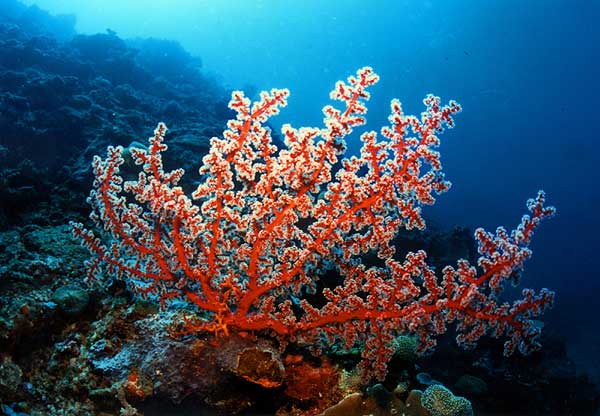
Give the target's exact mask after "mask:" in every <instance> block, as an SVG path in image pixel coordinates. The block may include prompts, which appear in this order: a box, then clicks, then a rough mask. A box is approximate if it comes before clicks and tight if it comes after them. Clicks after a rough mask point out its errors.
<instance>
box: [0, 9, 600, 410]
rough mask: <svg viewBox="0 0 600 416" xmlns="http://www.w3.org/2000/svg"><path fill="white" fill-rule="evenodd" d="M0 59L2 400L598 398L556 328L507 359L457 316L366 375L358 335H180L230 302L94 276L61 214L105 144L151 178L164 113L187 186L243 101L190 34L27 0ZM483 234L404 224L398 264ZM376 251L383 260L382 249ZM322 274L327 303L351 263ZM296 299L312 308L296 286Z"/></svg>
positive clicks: (172, 159)
mask: <svg viewBox="0 0 600 416" xmlns="http://www.w3.org/2000/svg"><path fill="white" fill-rule="evenodd" d="M165 55H168V59H166V58H165ZM0 56H1V57H2V58H1V59H0V128H1V129H2V132H3V134H2V136H0V413H3V414H7V415H18V416H25V415H31V416H37V415H40V416H41V415H44V416H45V415H78V416H79V415H81V416H87V415H100V416H109V415H117V414H146V415H164V414H217V415H231V414H240V415H258V414H260V415H273V414H276V415H279V416H285V415H294V416H298V415H315V414H319V413H323V414H327V415H336V414H342V415H345V416H352V415H364V414H374V415H384V416H388V415H394V414H395V415H398V414H403V413H404V414H405V415H407V416H409V415H410V416H430V413H429V412H428V411H427V410H426V409H425V408H424V407H423V405H422V397H423V391H422V390H425V389H426V388H427V387H428V385H425V384H421V383H420V381H423V376H422V375H423V374H429V375H430V380H432V379H435V380H437V383H441V384H443V385H444V386H446V387H447V388H448V389H450V390H451V391H452V392H453V393H456V395H461V396H465V397H466V398H467V399H468V400H469V401H470V402H471V404H472V407H473V409H474V413H475V414H477V415H487V414H506V415H510V414H523V413H527V414H544V415H561V416H562V415H566V414H576V415H593V414H595V413H596V412H597V409H598V404H599V402H598V400H599V394H598V390H597V387H596V386H595V385H594V384H592V383H591V382H590V381H589V380H587V378H586V377H585V376H582V375H579V374H578V373H577V372H576V369H575V366H574V364H573V362H572V361H571V360H570V359H569V357H568V355H567V351H566V348H565V339H564V338H561V337H559V336H557V335H556V334H555V333H553V331H552V328H551V326H549V327H547V328H545V329H544V332H543V333H542V335H541V338H540V342H541V343H543V345H544V348H542V349H541V350H539V351H535V352H533V353H532V354H530V355H529V356H527V357H523V356H521V355H519V354H514V355H512V356H510V357H504V356H503V351H502V345H500V344H498V343H496V342H494V340H489V339H487V338H485V337H484V338H482V339H480V340H479V342H478V343H477V346H475V347H474V349H473V350H466V351H465V350H463V349H459V348H457V347H456V343H455V342H454V338H455V336H456V333H454V332H453V330H452V329H449V330H448V332H447V333H446V334H441V335H439V336H438V337H437V341H438V345H437V346H436V351H435V354H433V355H429V356H422V355H421V356H419V355H417V354H416V349H415V347H416V345H415V341H416V339H415V338H414V337H407V336H406V335H404V334H402V335H401V336H400V337H399V338H397V339H395V340H394V342H393V343H392V345H393V347H392V349H393V350H394V353H393V354H392V356H391V357H390V361H389V364H388V366H387V376H386V378H385V380H384V381H383V382H382V383H381V384H375V385H368V386H365V385H364V380H362V379H361V377H360V375H359V374H358V373H357V371H356V367H357V364H358V363H359V361H360V360H361V354H362V350H363V349H362V345H361V344H360V343H357V344H356V345H355V347H354V348H350V349H348V348H344V345H333V346H331V345H323V347H324V348H323V351H322V352H323V354H322V356H321V357H315V356H313V355H311V354H310V352H309V351H308V349H307V348H306V347H304V346H303V345H302V343H296V342H289V343H287V345H283V344H279V342H277V341H278V340H277V339H275V338H276V337H274V336H273V333H272V332H270V331H269V330H268V329H267V330H264V331H239V330H237V328H234V327H228V330H229V336H226V337H225V336H222V335H223V333H222V332H220V333H219V335H220V336H219V337H218V338H215V337H214V336H212V334H211V333H203V332H200V333H199V334H197V335H192V334H190V335H184V336H181V334H180V333H179V332H180V331H181V330H182V329H185V325H178V324H176V325H171V324H172V323H179V324H181V323H182V322H185V321H184V318H185V317H187V319H188V321H190V320H192V318H191V316H192V315H194V314H195V315H196V316H197V318H202V319H206V320H208V321H209V322H211V320H212V319H213V318H214V316H215V315H214V314H211V313H201V311H199V310H198V309H197V308H194V307H193V305H192V304H190V302H189V301H186V302H179V303H177V302H172V301H171V306H172V308H169V309H168V310H161V309H160V307H159V305H157V304H156V303H155V302H152V301H144V300H141V299H139V297H138V296H134V295H132V291H131V287H130V286H128V284H127V283H126V282H125V281H123V280H119V279H108V280H104V281H103V282H104V283H105V284H103V285H92V286H89V285H86V284H85V282H84V280H85V277H86V270H85V268H84V267H83V262H84V260H85V259H87V258H88V257H89V254H88V252H87V251H86V250H84V249H82V248H81V247H80V246H79V244H78V242H77V241H74V240H73V238H72V236H71V230H70V228H69V227H68V226H65V225H64V224H66V223H67V222H68V221H70V220H74V221H78V222H85V221H86V217H87V215H88V213H89V210H88V208H87V207H86V206H85V204H84V203H82V202H83V199H84V198H85V194H86V193H87V192H88V189H89V184H90V183H91V182H92V180H93V174H92V170H91V169H90V166H89V159H90V158H91V157H92V155H94V154H98V153H100V152H102V151H104V149H105V148H106V146H107V145H109V144H114V145H121V146H123V154H122V157H123V159H124V163H123V165H121V176H122V177H123V179H124V180H125V181H132V180H136V179H137V178H138V176H137V170H136V169H138V168H139V166H136V165H135V156H134V154H135V152H136V151H135V150H133V149H136V148H143V147H144V146H145V144H144V143H141V144H140V143H139V142H137V141H136V140H139V138H140V137H143V135H145V134H146V132H147V131H148V129H151V128H152V127H153V126H154V125H155V121H156V120H164V121H165V122H167V123H168V124H169V125H170V127H171V130H170V131H169V135H168V144H169V148H170V149H169V151H168V152H164V154H163V160H162V161H163V163H164V165H165V170H171V169H174V168H184V169H185V170H186V171H187V174H186V175H185V176H184V177H183V178H182V180H181V182H180V185H181V186H182V187H183V189H184V191H185V193H186V194H189V193H190V192H192V191H193V190H194V189H195V188H196V187H197V185H198V183H201V182H202V181H203V180H204V178H203V177H201V176H200V175H199V174H198V173H197V171H196V168H197V167H198V165H199V164H200V161H201V157H202V156H204V155H205V154H206V153H207V152H208V150H209V148H210V137H213V136H216V135H218V134H220V133H221V132H222V131H223V129H225V128H226V126H227V120H228V119H230V118H232V117H235V115H236V112H235V111H232V110H230V109H228V108H227V100H228V98H227V94H226V93H225V90H224V89H223V88H222V87H220V86H218V85H217V84H216V83H215V82H214V81H211V80H210V79H209V78H207V77H206V76H205V75H203V73H202V70H201V67H200V65H201V63H200V61H199V59H198V58H195V57H192V56H190V55H189V54H188V53H187V52H186V51H185V50H183V49H182V48H181V46H179V45H178V44H177V43H175V42H171V41H166V40H159V39H134V40H125V39H122V38H120V37H119V36H118V35H117V34H116V33H114V32H112V31H107V32H106V33H104V34H99V35H93V36H87V35H78V34H77V33H76V32H75V31H74V18H73V17H72V16H60V17H54V16H50V15H49V14H48V13H46V12H44V11H42V10H40V9H39V8H37V7H35V6H32V7H27V6H24V5H22V4H20V3H19V2H18V1H16V0H3V1H2V2H0ZM141 81H144V82H141ZM265 128H266V125H265ZM271 134H272V139H273V141H274V144H275V145H276V147H277V149H278V151H279V150H280V149H283V148H284V143H283V140H280V138H279V136H277V135H275V134H274V133H273V132H271ZM338 166H339V165H338ZM338 166H335V167H334V169H333V171H332V174H333V175H334V174H335V171H337V170H338ZM127 202H132V201H127ZM308 225H309V224H300V228H301V229H304V228H302V227H308ZM86 226H91V223H89V222H88V223H87V224H86ZM104 242H108V240H106V241H104ZM477 243H478V242H477V241H476V240H475V239H474V238H473V233H472V231H471V230H468V229H466V228H461V227H457V228H455V229H452V230H440V229H435V228H433V227H431V224H428V229H426V230H422V231H421V230H414V229H413V230H410V231H407V230H403V229H400V230H399V232H398V234H397V235H396V236H395V237H394V238H393V240H391V241H390V246H394V247H395V248H396V254H395V255H394V256H393V258H394V260H395V261H399V262H402V261H404V259H405V257H406V256H407V255H408V253H409V252H418V251H419V250H424V251H425V252H427V260H428V263H429V265H430V266H431V268H434V269H435V270H442V268H443V267H444V266H446V265H447V264H450V263H452V262H454V261H455V260H456V259H457V258H464V259H466V260H468V261H469V263H470V264H476V262H477V258H478V257H479V253H478V252H477ZM361 261H362V262H363V264H365V265H366V267H384V266H385V263H384V262H382V260H381V259H378V258H377V255H376V253H374V252H369V253H366V254H365V255H364V256H361ZM320 272H322V273H318V276H313V277H318V280H316V281H314V292H315V293H314V294H311V293H306V292H303V295H302V297H303V298H304V299H306V301H307V302H309V303H310V304H312V305H315V307H318V308H321V307H323V306H324V304H325V303H326V299H325V298H323V297H322V296H320V295H319V294H321V293H322V291H323V290H324V289H326V288H329V289H330V290H331V289H332V288H333V287H335V286H336V285H338V284H340V283H342V276H341V275H340V273H339V272H337V271H336V270H333V269H327V270H320ZM513 277H515V276H512V277H511V278H510V279H511V280H512V278H513ZM232 296H233V294H232ZM231 299H234V298H233V297H232V298H231ZM290 299H291V301H292V308H293V309H294V312H297V313H300V312H301V309H299V306H298V304H297V302H296V301H297V300H298V298H297V297H290ZM199 312H200V313H199ZM535 324H536V325H537V326H540V323H539V322H535ZM165 328H168V330H165ZM290 341H292V340H291V339H290ZM325 353H326V354H325ZM486 388H487V392H486Z"/></svg>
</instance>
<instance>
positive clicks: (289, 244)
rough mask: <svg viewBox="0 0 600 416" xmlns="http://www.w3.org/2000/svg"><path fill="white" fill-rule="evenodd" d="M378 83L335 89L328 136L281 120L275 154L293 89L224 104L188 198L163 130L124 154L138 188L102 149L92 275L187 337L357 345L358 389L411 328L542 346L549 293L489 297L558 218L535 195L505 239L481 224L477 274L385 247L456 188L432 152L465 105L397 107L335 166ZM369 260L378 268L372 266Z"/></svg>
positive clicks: (87, 237) (423, 334) (424, 340)
mask: <svg viewBox="0 0 600 416" xmlns="http://www.w3.org/2000/svg"><path fill="white" fill-rule="evenodd" d="M378 79H379V77H378V76H377V75H376V74H375V73H374V72H373V70H372V69H371V68H368V67H365V68H362V69H360V70H359V71H358V72H357V75H356V76H351V77H349V78H348V81H347V82H338V83H337V84H336V86H335V89H334V90H333V91H332V92H331V98H332V99H334V100H338V101H340V102H341V103H342V107H343V108H342V109H338V108H335V107H333V106H326V107H325V108H324V109H323V113H324V127H323V128H308V127H302V128H300V129H296V128H293V127H292V126H290V125H289V124H286V125H284V126H283V128H282V133H283V136H284V138H285V147H283V148H282V149H278V148H277V147H276V146H275V145H274V144H273V141H272V138H271V132H270V130H269V128H267V127H265V123H266V122H267V120H268V119H269V118H270V117H272V116H274V115H276V114H278V113H279V109H280V108H281V107H284V106H285V105H286V104H287V98H288V95H289V91H288V90H287V89H273V90H271V91H270V92H263V93H262V94H261V96H260V101H258V102H256V103H251V102H250V100H249V99H248V98H246V97H245V96H244V94H243V93H242V92H240V91H235V92H233V94H232V99H231V102H230V103H229V107H230V108H231V109H233V110H234V111H235V112H236V113H237V117H236V118H235V119H234V120H230V121H229V122H228V125H227V130H225V132H224V134H223V138H213V139H212V140H211V147H210V151H209V153H208V154H207V155H206V156H204V158H203V160H202V162H203V163H202V166H201V167H200V175H201V177H202V179H203V182H202V183H201V184H200V185H199V186H198V188H197V189H196V190H195V192H193V193H192V195H191V198H190V197H188V196H187V195H185V194H184V192H183V190H182V188H181V187H179V186H177V184H178V181H179V180H180V179H181V177H182V175H183V174H184V172H183V170H182V169H177V170H174V171H171V172H165V171H164V170H163V163H162V152H164V151H166V150H167V145H166V144H164V143H163V141H164V137H165V133H166V131H167V128H166V127H165V125H164V124H162V123H161V124H159V125H158V127H157V129H156V131H155V135H154V137H151V138H150V139H149V146H148V148H147V149H136V148H133V149H130V150H129V152H130V154H131V157H132V158H133V160H134V161H135V163H136V164H137V165H140V166H141V168H142V169H141V172H139V176H138V177H137V180H133V181H125V180H124V179H123V177H122V176H120V168H121V167H122V165H123V163H124V149H123V148H122V147H120V146H119V147H109V148H108V155H107V157H106V159H101V158H100V157H95V158H94V162H93V168H94V175H95V181H94V190H93V191H92V192H91V194H90V197H89V199H88V200H89V203H90V204H91V205H92V208H93V213H92V214H91V218H92V220H93V221H94V222H95V223H96V224H97V225H99V226H101V227H103V229H104V230H105V232H106V233H105V234H106V235H104V236H103V237H104V238H103V239H102V240H101V239H100V238H97V237H95V236H94V234H93V233H92V232H91V231H89V230H86V229H85V228H84V227H83V225H82V224H73V230H74V234H75V235H76V236H77V237H78V238H80V239H81V240H82V241H83V244H84V245H85V246H86V247H87V248H88V249H89V250H90V251H91V252H92V253H93V258H92V259H91V260H90V261H89V277H90V278H91V279H94V280H96V279H99V278H100V275H101V274H102V271H103V270H106V272H108V273H109V274H110V275H114V276H116V277H118V278H121V279H124V280H125V281H126V282H127V284H128V286H129V287H130V288H131V290H132V291H133V292H135V293H137V294H139V295H141V296H144V297H150V298H154V299H157V300H160V302H161V304H163V305H165V304H170V303H173V302H174V301H176V300H178V301H183V302H185V303H187V304H188V307H187V310H188V315H186V318H185V322H184V326H185V330H184V331H185V332H187V333H198V332H199V333H205V334H213V335H214V336H217V337H227V336H228V335H229V334H232V333H234V332H236V333H241V334H248V333H255V334H256V333H259V332H260V333H263V334H265V335H272V336H275V337H276V338H277V339H279V341H280V342H281V343H282V345H285V343H287V342H294V343H297V344H299V345H305V346H309V347H310V348H311V349H312V350H313V351H315V352H319V351H324V350H325V348H327V347H332V346H337V347H341V348H351V347H357V346H358V347H360V348H361V350H362V359H363V360H362V362H361V365H360V368H361V370H362V374H363V376H364V377H365V378H366V379H369V378H371V377H376V378H378V379H383V378H384V377H385V374H386V367H387V363H388V362H389V360H390V359H391V356H392V354H393V353H394V345H395V342H394V341H395V339H396V337H397V336H399V335H400V334H415V335H416V336H417V337H418V339H419V348H420V351H425V350H429V349H431V348H432V347H434V346H435V343H436V342H435V336H436V335H440V334H442V333H444V332H445V331H446V329H447V325H448V324H449V323H452V322H456V327H457V332H458V336H457V341H458V343H459V344H460V345H462V346H465V347H471V346H473V345H474V343H475V342H476V341H477V340H478V339H479V338H480V337H482V336H483V335H485V334H491V335H492V336H494V337H501V336H505V337H507V339H508V340H507V341H506V342H505V344H504V351H505V354H507V355H508V354H511V353H513V351H514V350H515V349H518V350H519V351H521V352H522V353H525V354H526V353H528V352H530V351H532V350H533V349H536V348H538V347H539V344H538V342H537V340H538V337H539V335H540V329H539V327H538V326H534V325H533V322H532V320H531V319H532V318H534V317H536V316H538V315H540V314H541V313H542V312H543V311H544V310H545V309H546V308H547V307H549V306H551V305H552V302H553V297H554V294H553V293H552V292H551V291H549V290H547V289H542V290H541V291H540V292H539V293H538V294H537V295H536V294H535V293H534V292H533V291H532V290H530V289H525V290H524V291H523V299H522V300H518V301H515V302H514V303H512V304H509V303H500V302H499V299H498V296H499V294H500V292H501V291H502V288H503V285H504V284H505V283H506V282H511V283H513V284H516V283H517V279H518V276H519V274H520V272H521V270H522V268H523V263H524V262H525V260H526V259H528V258H529V257H530V256H531V251H530V250H529V248H528V246H529V243H530V241H531V238H532V235H533V232H534V230H535V229H536V227H537V226H538V224H539V223H540V221H541V220H543V219H546V218H548V217H550V216H552V215H553V214H554V212H555V209H554V208H553V207H546V206H544V199H545V196H544V192H543V191H539V193H538V194H537V196H536V197H535V198H534V199H530V200H529V201H528V202H527V208H528V209H529V211H530V214H529V215H524V216H523V218H522V220H521V223H520V224H519V225H518V226H517V228H516V229H515V230H514V231H512V232H510V233H509V232H507V231H506V230H505V229H504V228H502V227H499V228H498V229H497V230H496V232H495V234H492V233H489V232H487V231H485V230H483V229H481V228H480V229H477V230H476V231H475V239H476V241H477V244H478V249H479V254H480V257H479V260H478V264H477V267H475V266H473V265H471V264H470V263H469V262H468V261H467V260H458V263H457V266H456V267H453V266H447V267H445V268H444V269H443V270H442V271H441V275H438V274H436V273H435V271H434V270H433V268H432V267H430V266H428V264H427V262H426V260H427V254H426V253H425V252H424V251H418V252H416V253H408V254H407V255H406V257H405V258H404V259H403V260H402V261H400V260H396V259H395V258H394V252H395V250H394V247H393V245H392V244H391V240H392V239H393V238H394V236H395V235H396V234H397V232H398V231H399V230H400V229H401V228H405V229H407V230H410V229H414V228H417V229H423V228H424V227H425V222H424V220H423V218H422V216H421V208H420V207H421V206H422V205H431V204H433V203H434V202H435V198H434V194H441V193H443V192H445V191H447V190H448V189H449V187H450V182H448V181H446V180H445V179H444V175H443V173H442V170H441V169H442V166H441V163H440V155H439V153H438V152H437V151H436V150H435V149H436V147H437V146H438V145H439V143H440V142H439V139H438V137H437V135H438V134H439V133H441V132H442V131H443V130H444V128H445V127H447V128H452V127H453V126H454V120H453V116H454V115H455V114H457V113H458V112H459V111H460V110H461V107H460V106H459V105H458V104H457V103H456V102H454V101H450V102H449V103H448V104H447V105H442V104H441V103H440V99H439V98H438V97H435V96H433V95H428V96H427V97H426V98H425V100H424V101H423V102H424V104H425V106H426V110H425V111H424V112H423V113H422V114H421V117H420V118H418V117H414V116H408V115H405V114H404V113H403V111H402V107H401V105H400V102H399V101H398V100H393V101H392V102H391V115H390V116H389V122H390V125H389V126H388V127H384V128H383V129H382V130H381V136H383V139H379V138H378V137H377V133H376V132H373V131H369V132H366V133H364V134H363V135H362V136H361V140H362V142H363V145H362V149H361V153H360V157H354V156H353V157H350V158H344V159H341V161H340V157H341V156H342V155H343V154H344V152H345V148H346V146H345V142H344V137H345V136H347V135H348V134H350V133H351V132H352V129H353V128H354V127H356V126H361V125H363V124H365V121H366V120H365V117H364V116H365V114H366V111H367V108H366V106H365V102H366V101H367V100H368V99H369V93H368V92H367V88H368V87H370V86H372V85H373V84H375V83H376V82H377V81H378ZM338 162H341V164H338V165H336V164H337V163H338ZM334 166H336V168H334ZM337 166H339V169H338V170H337V171H336V169H337ZM366 254H376V255H377V256H378V258H379V259H380V262H379V264H377V265H372V266H367V265H366V264H365V262H364V261H363V260H364V256H365V255H366ZM371 263H372V262H371ZM325 271H335V272H336V273H338V274H339V276H340V279H339V282H338V283H339V285H337V286H335V287H327V282H321V283H324V286H325V289H323V290H322V291H321V290H320V291H319V292H321V293H316V294H315V292H316V291H317V280H318V279H319V276H323V274H324V272H325ZM330 286H331V285H330ZM319 296H320V297H319ZM308 299H312V301H311V302H312V303H311V302H309V300H308ZM315 299H316V300H315ZM192 309H194V312H193V313H191V311H192Z"/></svg>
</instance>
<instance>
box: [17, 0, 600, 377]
mask: <svg viewBox="0 0 600 416" xmlns="http://www.w3.org/2000/svg"><path fill="white" fill-rule="evenodd" d="M25 4H28V5H34V4H35V5H37V6H39V7H40V8H42V9H46V10H48V11H49V12H50V13H53V14H62V13H67V14H75V15H76V18H77V22H76V26H75V28H76V30H77V31H78V32H79V33H85V34H94V33H99V32H105V31H106V29H110V30H111V31H114V32H116V34H117V35H118V36H120V37H123V38H134V37H156V38H165V39H173V40H176V41H179V42H180V43H181V45H182V46H183V47H184V48H185V49H186V50H188V51H189V52H190V53H191V54H193V55H196V56H199V57H200V58H201V60H202V70H203V71H204V72H205V73H206V74H209V75H210V76H211V77H213V78H214V79H216V80H217V81H218V82H219V83H221V84H223V85H225V86H226V87H227V88H233V89H246V90H250V91H254V92H256V91H260V90H262V89H269V88H272V87H277V88H284V87H285V88H289V89H290V90H291V98H290V100H289V105H288V107H287V108H286V109H284V110H283V111H282V113H281V115H280V116H279V117H278V119H276V120H275V125H277V124H278V123H283V122H290V123H292V124H293V125H295V126H298V127H299V126H305V125H311V126H312V125H315V126H319V125H320V123H321V119H322V115H321V108H322V107H323V105H325V104H326V103H328V92H329V91H330V89H331V87H332V85H333V84H334V83H335V81H337V80H338V79H343V78H345V77H346V76H347V75H348V74H350V73H353V72H354V71H355V70H356V69H357V68H360V67H362V66H365V65H368V66H372V67H373V68H374V69H375V71H376V72H377V73H378V74H379V75H380V77H381V81H380V83H379V84H378V85H376V86H375V87H374V88H373V90H372V99H371V101H370V103H369V112H368V114H367V119H368V124H367V128H369V129H375V130H378V129H379V128H380V126H382V125H384V124H385V123H386V121H387V116H388V114H389V101H390V100H391V99H392V98H398V99H400V100H401V101H402V103H403V105H404V108H405V110H406V112H407V113H413V114H418V113H419V112H420V111H422V109H423V105H422V102H421V100H422V99H423V98H424V97H425V95H426V94H427V93H433V94H435V95H439V96H441V97H442V100H443V101H447V100H450V99H454V100H456V101H458V102H459V103H460V104H461V105H462V107H463V111H462V113H461V114H459V115H458V116H457V117H456V124H457V125H456V128H455V129H454V130H452V131H450V132H447V133H445V134H444V135H443V136H441V140H442V146H441V149H440V151H441V152H442V163H443V165H444V171H445V172H446V175H447V178H448V179H449V180H451V181H452V183H453V186H452V189H451V190H450V191H449V192H448V193H446V194H444V195H442V196H440V198H439V199H438V201H437V203H436V205H435V206H433V207H430V208H427V210H426V211H425V213H426V215H427V216H428V218H430V219H431V221H432V222H433V223H434V224H436V225H439V226H441V227H451V226H453V225H455V224H456V225H467V226H469V227H471V228H475V227H478V226H483V227H485V228H487V229H490V230H493V229H495V228H496V227H497V226H499V225H504V226H506V227H507V228H509V229H512V227H514V226H516V225H517V224H518V223H519V220H520V218H521V215H522V214H523V213H524V212H525V201H526V200H527V198H530V197H533V196H535V194H536V192H537V190H538V189H544V190H545V191H546V193H547V197H548V202H549V204H551V205H554V206H556V207H557V210H558V214H557V215H556V217H554V218H553V219H551V220H549V221H547V222H545V223H544V224H543V226H542V227H541V228H540V230H539V231H538V232H537V233H536V236H535V238H534V242H533V244H532V250H533V253H534V254H533V258H532V259H531V260H529V261H528V263H527V265H526V270H525V273H524V275H523V279H522V286H524V287H531V288H535V289H540V288H542V287H547V288H550V289H552V290H554V291H556V294H557V295H556V305H555V306H554V308H553V309H552V310H550V311H549V312H547V313H546V314H545V316H544V318H543V320H544V322H545V330H549V331H555V332H558V333H560V334H562V335H563V336H564V337H566V339H567V346H568V348H569V351H570V353H571V358H572V359H574V360H575V361H576V363H577V364H578V367H579V370H581V371H585V372H588V373H589V374H591V375H592V376H593V377H596V379H597V380H600V361H598V356H599V355H600V324H599V323H598V319H597V316H598V314H599V313H600V309H599V307H598V305H599V303H600V302H599V300H600V272H599V267H598V265H597V259H598V251H599V249H600V243H599V242H598V236H599V235H600V216H599V215H598V210H599V209H600V186H599V179H600V174H599V173H598V166H600V152H599V151H598V143H600V134H599V132H598V117H599V115H598V97H599V94H600V80H599V77H598V75H599V74H600V47H599V44H600V43H599V41H600V32H599V29H598V22H599V21H600V2H599V1H597V0H574V1H566V0H563V1H560V0H530V1H525V2H524V1H518V0H493V1H475V0H457V1H453V2H449V1H444V0H430V1H418V0H397V1H395V0H375V1H369V2H366V1H359V0H345V1H341V0H340V1H327V2H325V1H318V0H307V1H302V2H298V1H294V0H282V1H276V0H270V1H269V0H262V1H241V0H240V1H233V0H229V1H209V0H202V1H194V0H160V1H159V0H153V1H148V0H130V1H126V2H123V1H120V2H118V1H113V0H87V1H79V0H62V1H58V0H27V1H25ZM157 121H158V120H157ZM355 137H356V140H355V142H352V139H350V140H349V149H350V151H351V152H357V151H358V149H359V146H360V143H359V142H358V135H356V136H355Z"/></svg>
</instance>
